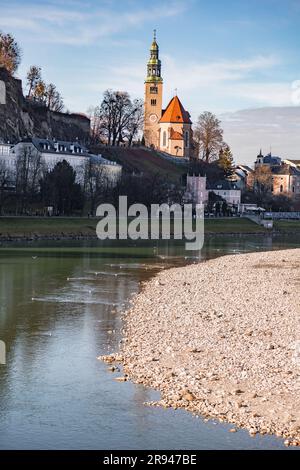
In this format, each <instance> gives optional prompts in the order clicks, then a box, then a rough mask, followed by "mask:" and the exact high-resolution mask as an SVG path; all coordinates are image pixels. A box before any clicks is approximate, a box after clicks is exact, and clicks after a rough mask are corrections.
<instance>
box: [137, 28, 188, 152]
mask: <svg viewBox="0 0 300 470" xmlns="http://www.w3.org/2000/svg"><path fill="white" fill-rule="evenodd" d="M162 104H163V79H162V76H161V60H160V59H159V47H158V44H157V42H156V34H155V32H154V38H153V42H152V45H151V49H150V59H149V61H148V64H147V78H146V80H145V101H144V108H145V115H144V139H145V145H146V146H147V147H152V148H154V149H156V150H159V151H162V152H166V153H168V154H170V155H172V156H174V157H179V158H190V157H191V156H192V137H193V136H192V121H191V118H190V114H189V113H188V112H187V111H186V110H185V109H184V107H183V105H182V103H181V101H180V99H179V98H178V96H177V95H175V96H174V97H173V98H172V99H171V101H170V102H169V104H168V106H167V107H166V109H163V106H162Z"/></svg>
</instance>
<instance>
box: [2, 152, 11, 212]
mask: <svg viewBox="0 0 300 470" xmlns="http://www.w3.org/2000/svg"><path fill="white" fill-rule="evenodd" d="M12 179H13V176H12V173H11V171H10V169H9V167H8V165H7V163H6V162H5V161H4V160H0V215H2V212H3V204H4V202H5V199H6V197H5V196H6V195H8V189H9V185H10V183H11V182H12Z"/></svg>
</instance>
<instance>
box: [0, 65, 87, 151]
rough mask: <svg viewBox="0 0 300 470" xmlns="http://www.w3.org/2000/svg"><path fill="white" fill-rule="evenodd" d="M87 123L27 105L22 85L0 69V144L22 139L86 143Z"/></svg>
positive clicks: (34, 105)
mask: <svg viewBox="0 0 300 470" xmlns="http://www.w3.org/2000/svg"><path fill="white" fill-rule="evenodd" d="M89 131H90V120H89V119H88V118H87V117H85V116H82V115H80V114H66V113H57V112H53V111H49V110H48V109H46V108H45V107H43V106H40V105H36V104H33V103H30V102H28V100H26V99H25V98H24V96H23V91H22V82H21V80H18V79H16V78H13V77H11V76H10V75H9V74H8V73H7V71H6V70H5V69H3V68H0V141H1V140H3V141H5V142H6V141H10V142H12V143H15V142H17V141H19V140H20V139H23V138H26V137H33V136H35V137H41V138H48V139H54V138H55V139H58V140H68V141H74V140H76V139H78V140H79V141H80V142H81V143H87V141H88V139H89Z"/></svg>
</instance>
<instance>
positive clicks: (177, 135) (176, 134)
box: [170, 128, 183, 140]
mask: <svg viewBox="0 0 300 470" xmlns="http://www.w3.org/2000/svg"><path fill="white" fill-rule="evenodd" d="M170 139H171V140H183V135H182V134H181V133H180V132H177V131H174V129H173V128H171V132H170Z"/></svg>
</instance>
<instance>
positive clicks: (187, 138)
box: [184, 131, 189, 147]
mask: <svg viewBox="0 0 300 470" xmlns="http://www.w3.org/2000/svg"><path fill="white" fill-rule="evenodd" d="M184 140H185V146H186V147H188V146H189V133H188V131H186V132H185V139H184Z"/></svg>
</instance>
